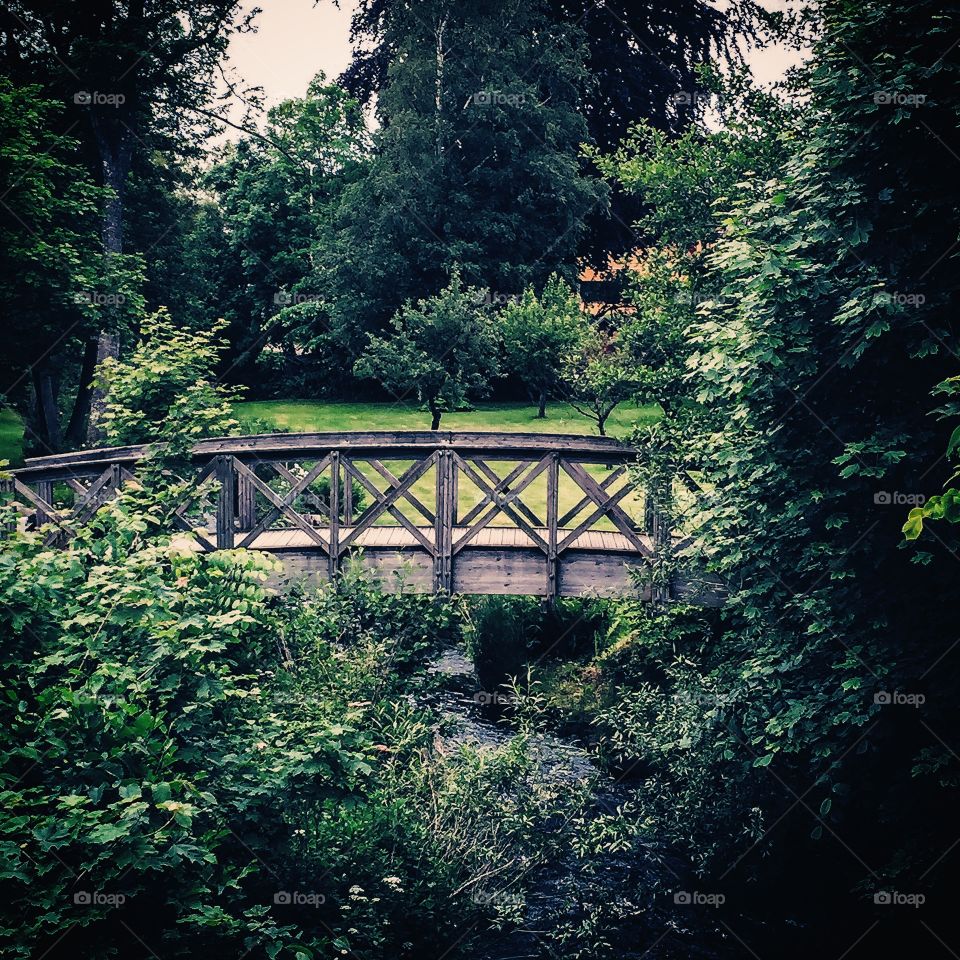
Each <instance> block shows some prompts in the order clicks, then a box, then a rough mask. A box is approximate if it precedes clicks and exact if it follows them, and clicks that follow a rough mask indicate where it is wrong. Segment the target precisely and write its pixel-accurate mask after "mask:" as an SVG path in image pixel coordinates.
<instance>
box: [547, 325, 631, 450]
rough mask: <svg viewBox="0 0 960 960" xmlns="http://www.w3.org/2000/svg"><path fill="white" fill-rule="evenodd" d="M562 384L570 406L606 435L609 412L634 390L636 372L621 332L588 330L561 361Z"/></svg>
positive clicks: (600, 329)
mask: <svg viewBox="0 0 960 960" xmlns="http://www.w3.org/2000/svg"><path fill="white" fill-rule="evenodd" d="M562 378H563V384H564V386H565V388H566V396H567V400H568V402H569V403H570V405H571V406H572V407H573V408H574V409H575V410H576V411H577V412H578V413H580V414H582V415H583V416H585V417H589V418H590V419H591V420H593V421H595V422H596V424H597V432H598V433H599V434H600V436H601V437H604V436H606V423H607V419H608V417H609V416H610V414H611V413H613V411H614V410H615V409H616V408H617V407H618V406H619V405H620V404H621V403H623V401H624V400H629V399H630V397H631V396H633V394H634V392H635V390H636V383H637V380H636V373H635V371H634V367H633V363H632V358H631V357H630V353H629V350H628V349H627V347H626V343H625V341H624V339H623V337H622V335H621V333H620V332H619V331H618V330H616V329H615V328H614V329H612V330H610V329H604V328H601V327H599V326H592V327H590V328H589V330H588V332H587V335H586V336H585V337H584V338H583V339H582V341H581V342H580V344H579V345H578V346H577V348H576V349H575V350H574V351H573V352H572V353H570V354H568V355H567V356H566V358H565V359H564V365H563V373H562Z"/></svg>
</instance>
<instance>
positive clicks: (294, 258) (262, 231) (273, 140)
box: [203, 74, 370, 390]
mask: <svg viewBox="0 0 960 960" xmlns="http://www.w3.org/2000/svg"><path fill="white" fill-rule="evenodd" d="M369 150H370V146H369V136H368V134H367V131H366V126H365V123H364V118H363V115H362V113H361V112H360V107H359V105H358V104H357V103H356V101H354V100H352V99H351V98H350V97H349V96H348V95H347V94H346V93H345V92H344V91H343V89H342V88H341V87H339V86H337V85H336V84H330V83H327V82H326V81H325V78H324V76H323V74H318V75H317V76H316V77H315V78H314V79H313V81H312V82H311V84H310V86H309V88H308V90H307V93H306V96H304V97H302V98H297V99H291V100H286V101H283V102H282V103H280V104H278V105H277V106H276V107H274V108H272V109H271V110H270V111H269V113H268V116H267V125H266V128H265V138H264V139H256V138H246V139H243V140H241V141H240V142H239V143H238V144H236V145H231V146H230V147H228V148H226V149H225V150H224V151H223V153H222V155H221V156H220V157H219V159H218V162H217V163H216V165H215V166H214V167H213V168H212V169H211V170H210V171H209V172H208V173H207V175H206V176H205V177H204V180H203V184H204V186H205V187H206V188H207V189H208V190H210V191H212V192H213V194H214V197H215V204H214V205H213V206H212V209H210V210H209V211H208V212H207V217H208V219H207V221H206V223H205V225H204V230H203V233H204V234H205V237H206V244H207V246H208V247H209V248H210V249H211V250H212V251H213V256H214V258H215V262H216V264H217V266H218V271H217V273H216V275H215V276H214V277H213V279H212V282H213V284H214V286H215V294H214V299H215V300H216V302H217V303H218V304H219V305H220V306H219V309H220V312H221V314H222V315H223V316H224V317H225V318H226V320H227V321H228V323H229V328H228V340H229V343H230V347H229V350H228V351H227V353H226V354H225V356H224V361H223V369H224V372H225V376H226V377H227V378H228V379H229V380H230V381H231V382H237V383H247V384H250V385H255V384H256V383H257V381H258V380H259V379H263V378H262V377H258V375H257V368H256V365H257V362H258V360H259V359H260V358H261V356H262V352H263V351H264V348H265V347H268V346H269V347H273V348H274V350H273V353H272V355H273V356H278V355H279V356H280V357H282V358H283V360H284V361H285V364H286V369H282V370H279V371H278V375H279V376H278V378H279V379H282V380H283V382H284V385H285V386H287V387H288V389H291V390H295V389H296V388H298V387H299V388H300V389H301V390H302V389H304V388H305V387H306V388H308V389H309V388H313V389H318V388H319V387H320V386H321V385H324V384H325V385H331V384H336V383H337V381H338V380H340V381H342V380H343V377H344V372H343V368H342V364H340V365H337V364H335V363H333V362H331V361H330V360H329V357H330V354H331V351H330V350H329V349H328V343H327V339H326V337H327V335H328V333H329V330H330V324H331V316H330V315H331V303H330V300H331V296H332V294H331V287H332V285H333V280H332V279H331V277H330V275H329V274H330V270H328V269H327V266H328V263H329V264H333V263H334V261H335V254H334V252H333V251H332V250H330V245H331V242H332V235H333V227H332V219H333V216H334V211H335V209H336V205H337V202H338V200H339V197H340V196H341V194H342V191H343V190H344V189H345V188H346V186H347V185H348V184H350V183H352V182H355V181H356V179H357V178H358V177H359V176H360V175H361V174H362V172H363V170H364V169H365V166H366V163H367V160H368V154H369ZM333 272H334V274H335V273H336V268H335V266H334V268H333ZM338 366H339V369H338ZM298 370H300V371H302V372H300V373H299V374H298V372H297V371H298Z"/></svg>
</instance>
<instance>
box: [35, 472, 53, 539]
mask: <svg viewBox="0 0 960 960" xmlns="http://www.w3.org/2000/svg"><path fill="white" fill-rule="evenodd" d="M37 496H38V497H39V498H40V499H41V500H43V501H44V502H46V503H49V504H51V505H52V504H53V481H52V480H41V481H40V482H39V483H38V484H37ZM52 519H53V517H51V516H50V515H49V514H48V513H47V512H46V510H41V509H40V507H37V526H38V527H42V526H43V525H44V524H45V523H49V522H50V521H51V520H52Z"/></svg>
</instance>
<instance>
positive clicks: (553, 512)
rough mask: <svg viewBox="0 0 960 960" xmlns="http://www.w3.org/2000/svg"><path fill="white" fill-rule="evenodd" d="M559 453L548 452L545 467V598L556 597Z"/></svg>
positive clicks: (551, 600) (553, 598)
mask: <svg viewBox="0 0 960 960" xmlns="http://www.w3.org/2000/svg"><path fill="white" fill-rule="evenodd" d="M559 508H560V455H559V454H558V453H551V454H550V464H549V466H548V467H547V548H548V553H547V600H548V602H550V603H553V601H554V600H556V599H557V516H558V514H559V512H560V509H559Z"/></svg>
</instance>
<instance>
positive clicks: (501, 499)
mask: <svg viewBox="0 0 960 960" xmlns="http://www.w3.org/2000/svg"><path fill="white" fill-rule="evenodd" d="M453 456H454V457H455V458H456V460H457V462H458V463H459V464H460V467H461V469H462V470H463V472H464V473H465V474H466V476H467V477H469V479H470V481H471V482H472V483H473V484H475V485H476V486H477V487H478V488H479V490H480V492H481V493H485V494H486V495H487V496H488V497H489V499H490V500H491V501H492V502H493V504H494V505H495V506H496V507H497V508H498V509H499V510H501V511H502V512H503V513H505V514H507V515H508V516H509V517H510V518H511V519H512V520H513V521H514V522H515V523H516V524H517V526H518V527H520V529H521V530H523V531H524V533H526V534H527V535H528V536H529V537H530V539H531V540H532V541H533V542H534V543H535V544H536V545H537V546H538V547H539V548H540V549H541V550H542V551H543V552H544V553H547V552H548V547H547V544H546V541H545V540H544V539H543V538H542V537H541V536H540V535H539V534H538V533H537V532H536V531H535V530H534V529H533V527H531V526H530V524H529V523H527V520H526V518H525V517H523V516H522V515H521V514H520V513H518V512H517V511H516V510H514V509H513V506H512V501H513V500H515V499H516V498H517V497H519V496H520V494H521V493H522V492H523V491H524V490H525V489H526V488H527V487H528V486H529V485H530V483H532V482H533V480H535V479H536V478H537V477H538V476H539V475H540V474H541V473H543V471H544V470H546V469H547V465H548V459H547V458H546V457H544V458H543V459H542V460H540V462H539V463H538V464H537V465H536V466H535V467H533V469H532V470H530V472H529V473H528V474H527V475H526V476H525V477H524V478H523V479H522V480H521V481H520V482H519V483H518V484H517V486H516V487H514V489H513V490H512V491H511V492H510V493H509V494H505V495H499V494H495V493H494V491H493V490H491V488H490V486H489V485H488V484H487V483H486V481H485V480H484V479H483V477H481V476H480V475H479V474H478V473H477V471H476V470H474V469H473V467H472V466H471V465H470V463H469V461H467V460H464V459H463V458H462V457H461V456H460V455H459V454H458V453H456V452H455V451H454V452H453ZM491 509H493V508H492V507H491ZM491 519H492V516H491V515H490V514H487V516H486V522H487V523H489V521H490V520H491ZM482 525H484V521H483V520H481V521H478V523H477V524H475V525H474V527H472V528H471V529H470V530H469V531H468V532H467V533H466V534H465V535H464V536H463V537H462V538H461V539H460V542H459V544H458V545H457V551H459V550H461V549H463V547H464V546H466V544H467V543H468V542H469V541H470V540H471V539H472V537H473V536H474V535H475V534H474V532H473V531H474V530H477V529H479V528H480V527H482Z"/></svg>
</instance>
